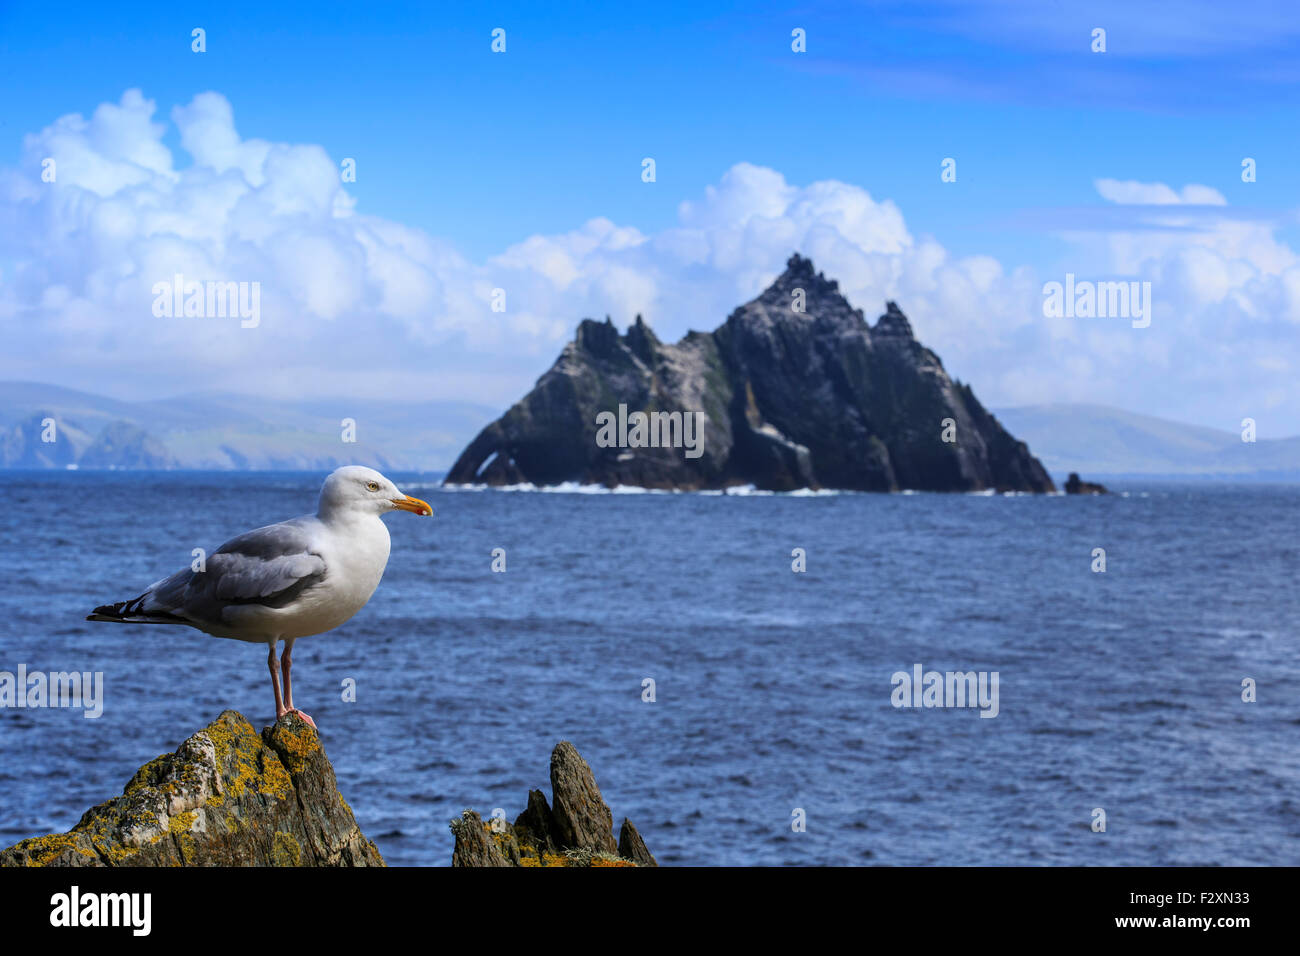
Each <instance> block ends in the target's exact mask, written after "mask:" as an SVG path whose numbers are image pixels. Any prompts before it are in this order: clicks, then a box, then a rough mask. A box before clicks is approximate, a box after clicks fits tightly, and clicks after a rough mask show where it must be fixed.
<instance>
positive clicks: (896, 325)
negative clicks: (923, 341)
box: [871, 300, 914, 339]
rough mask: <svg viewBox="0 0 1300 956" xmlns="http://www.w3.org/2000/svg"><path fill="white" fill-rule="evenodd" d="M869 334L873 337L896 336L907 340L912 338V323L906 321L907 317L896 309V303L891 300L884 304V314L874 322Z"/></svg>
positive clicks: (900, 310)
mask: <svg viewBox="0 0 1300 956" xmlns="http://www.w3.org/2000/svg"><path fill="white" fill-rule="evenodd" d="M871 333H872V334H873V335H884V336H897V337H899V338H908V339H910V338H913V337H914V336H913V334H912V323H911V322H909V321H907V316H905V315H904V314H903V310H902V309H900V308H899V307H898V303H897V302H894V301H893V300H890V301H889V302H886V303H885V314H884V315H882V316H881V317H880V318H879V319H877V320H876V324H875V326H874V327H872V329H871Z"/></svg>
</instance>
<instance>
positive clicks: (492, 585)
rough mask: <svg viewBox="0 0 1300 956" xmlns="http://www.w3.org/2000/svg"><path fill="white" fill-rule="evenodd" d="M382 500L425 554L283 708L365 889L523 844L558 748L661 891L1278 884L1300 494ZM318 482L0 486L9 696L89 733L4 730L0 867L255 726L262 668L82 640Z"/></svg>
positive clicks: (1299, 685) (396, 537)
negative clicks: (961, 873) (795, 558)
mask: <svg viewBox="0 0 1300 956" xmlns="http://www.w3.org/2000/svg"><path fill="white" fill-rule="evenodd" d="M393 477H394V478H395V479H396V480H397V481H398V484H399V486H401V487H402V489H403V490H404V491H407V492H408V493H412V494H415V495H418V496H421V497H425V498H427V499H429V500H430V501H431V503H432V504H433V505H434V508H435V509H436V512H437V514H436V517H435V518H434V519H432V520H428V519H420V518H416V517H414V516H412V515H406V514H395V515H393V516H391V517H389V518H388V519H386V520H387V521H388V523H389V527H390V530H391V531H392V535H393V552H392V557H391V559H390V562H389V565H388V571H387V574H386V575H385V577H384V581H383V583H382V584H381V585H380V588H379V591H378V593H377V594H376V595H375V597H374V598H373V599H372V600H371V602H370V604H369V605H368V606H367V607H366V608H365V609H364V610H363V611H362V612H361V613H360V614H358V615H357V617H355V618H354V619H353V620H352V621H351V622H349V623H348V624H347V625H345V626H344V627H343V628H341V629H339V630H338V631H336V632H333V633H331V634H328V635H324V636H321V637H316V638H307V639H304V640H302V641H300V642H299V643H298V646H297V648H296V649H295V652H294V658H295V667H294V676H295V697H296V698H297V703H298V704H299V705H300V706H301V707H303V709H305V710H307V711H308V712H310V713H311V714H312V715H313V716H314V717H315V718H316V721H317V723H318V724H319V726H320V728H321V733H322V738H323V741H324V744H325V747H326V750H327V752H328V753H329V756H330V758H331V759H332V760H333V762H334V766H335V768H336V770H337V772H338V776H339V785H340V788H341V790H342V791H343V793H344V795H345V796H346V797H347V799H348V801H349V802H350V803H351V805H352V807H353V809H354V810H355V812H356V815H357V817H358V820H359V822H360V824H361V827H362V829H363V830H364V832H365V833H366V834H367V835H368V836H370V837H371V838H373V839H374V840H375V842H376V843H377V844H378V845H379V848H380V850H381V851H382V852H383V854H384V856H385V858H386V859H387V860H388V862H389V863H390V864H397V865H400V864H429V865H445V864H447V863H448V862H449V861H450V858H451V846H452V840H451V834H450V833H449V831H448V829H447V822H448V820H449V819H451V818H452V817H453V816H456V815H458V814H459V812H460V811H461V810H462V809H463V808H465V807H474V808H477V809H479V810H480V811H481V812H483V813H484V815H485V816H486V815H487V814H488V813H490V812H491V810H492V809H493V808H495V807H502V808H504V809H505V810H506V811H507V813H508V814H509V816H510V817H511V818H512V819H513V817H514V815H515V814H517V813H518V812H519V811H521V810H522V809H523V806H524V802H525V798H526V794H527V791H528V789H529V788H530V787H541V788H542V789H543V790H545V791H546V792H547V793H548V794H549V791H550V787H549V783H548V782H547V769H548V758H549V753H550V750H551V748H552V747H553V746H554V744H555V743H556V742H557V741H558V740H560V739H569V740H572V741H573V742H574V743H575V744H576V745H577V747H578V749H579V751H580V752H581V753H582V754H583V756H584V757H585V758H586V759H587V760H588V761H589V762H590V763H591V765H592V767H593V769H594V771H595V774H596V779H597V781H598V782H599V784H600V787H601V789H602V791H603V793H604V795H605V797H606V800H607V801H608V802H609V804H610V805H611V807H612V808H613V810H614V814H615V822H616V824H617V822H618V821H620V820H621V819H622V817H623V816H628V817H631V819H632V820H633V821H634V822H635V823H636V824H637V825H638V827H639V828H640V830H641V832H642V834H643V835H644V837H645V840H646V843H647V844H648V845H649V847H650V849H651V850H652V852H654V853H655V854H656V855H657V856H658V858H659V861H660V862H661V863H664V864H704V865H710V864H930V863H940V864H1047V863H1050V864H1292V865H1294V864H1297V863H1300V746H1298V745H1297V741H1298V739H1300V661H1298V660H1297V653H1296V650H1297V640H1296V627H1297V620H1300V591H1298V590H1297V587H1296V580H1297V571H1298V570H1300V549H1298V546H1297V543H1296V529H1297V527H1300V488H1296V487H1260V486H1208V485H1205V486H1173V485H1161V484H1155V483H1151V484H1147V485H1138V484H1134V485H1131V486H1129V487H1128V488H1126V489H1124V490H1125V491H1127V492H1128V494H1127V495H1126V496H1121V495H1112V496H1109V497H1101V498H1065V497H1001V496H995V497H985V496H974V495H856V494H852V495H850V494H845V495H834V496H824V497H798V496H762V495H750V496H731V497H721V496H709V495H649V494H637V495H624V494H576V493H567V494H556V493H511V492H470V491H456V492H451V491H441V490H439V489H438V488H437V487H436V483H435V482H433V481H432V480H431V479H429V478H426V479H424V480H421V479H419V478H418V477H417V476H407V475H395V476H393ZM321 478H322V476H320V475H314V474H313V475H307V474H175V473H158V474H138V473H137V474H126V473H86V472H79V473H12V472H11V473H0V501H2V502H3V508H2V510H0V581H2V582H3V583H2V584H0V670H10V671H12V670H14V669H15V668H16V667H17V665H18V664H20V663H23V664H26V665H27V667H28V668H29V669H32V670H43V671H57V670H71V669H76V670H90V671H103V672H104V674H105V679H106V691H105V697H106V702H105V710H104V714H103V717H102V718H100V719H98V720H86V719H83V717H82V716H81V714H80V712H78V711H68V710H57V709H46V710H0V844H3V845H8V844H10V843H13V842H16V841H17V840H19V839H21V838H23V837H26V836H32V835H35V834H41V833H46V832H50V831H54V830H65V829H68V828H70V827H71V826H73V825H74V824H75V823H76V822H77V819H78V817H79V816H80V814H81V813H82V812H83V811H84V810H85V809H87V808H88V807H90V806H91V805H93V804H95V803H98V802H100V801H103V800H105V799H107V798H109V797H111V796H114V795H116V794H118V793H120V792H121V790H122V787H123V785H124V784H125V783H126V782H127V780H128V779H129V778H130V777H131V775H132V773H133V772H134V771H135V770H136V768H137V767H139V766H140V765H141V764H143V763H144V762H145V761H147V760H149V759H151V758H153V757H155V756H157V755H158V754H160V753H163V752H164V751H169V750H172V749H174V748H175V747H176V746H177V745H178V744H179V743H180V742H181V741H182V740H183V739H184V738H185V737H186V736H188V735H189V734H190V733H192V732H194V731H195V730H197V729H199V728H201V727H202V726H203V725H205V724H206V723H207V722H208V721H210V720H212V719H213V718H214V717H216V715H217V714H218V713H219V712H220V711H222V710H223V709H225V708H235V709H238V710H240V711H242V712H243V713H244V714H246V715H247V716H248V717H249V718H250V719H251V720H252V721H253V722H254V724H255V725H257V726H259V727H260V726H262V725H263V724H265V723H268V722H269V721H270V718H271V717H272V716H273V709H272V701H271V694H270V688H269V680H268V677H267V672H266V663H265V658H266V655H265V652H264V650H263V649H262V648H261V646H260V645H248V644H241V643H238V642H234V641H225V640H218V639H215V638H210V637H206V636H204V635H202V634H200V633H199V632H197V631H191V630H188V629H179V628H178V629H174V630H173V629H169V628H163V627H134V628H132V627H122V626H115V625H109V624H92V623H87V622H85V621H83V620H82V618H83V617H84V615H85V614H86V613H87V612H88V611H89V610H90V609H91V608H92V607H94V606H95V605H96V604H100V603H104V602H108V601H111V600H122V599H125V598H128V597H132V596H134V595H135V594H137V593H139V591H140V590H141V589H142V588H143V587H144V586H145V585H147V584H149V583H150V582H151V581H153V580H154V579H156V578H158V577H160V576H162V574H163V573H164V572H169V571H171V570H174V569H176V568H180V567H182V566H183V565H185V564H188V563H189V561H190V552H191V549H193V548H195V547H204V548H207V549H208V550H209V551H210V550H212V549H213V548H214V547H215V546H217V545H218V544H220V543H221V542H222V541H224V540H225V539H227V538H229V537H230V536H232V535H233V534H235V533H237V532H240V531H243V530H245V529H248V528H252V527H254V526H257V525H262V524H266V523H269V522H272V521H277V520H281V519H283V518H287V517H291V516H293V515H296V514H300V513H304V512H307V511H310V510H314V504H315V498H316V492H317V488H318V486H319V483H320V480H321ZM1098 547H1100V548H1105V550H1106V559H1107V570H1106V572H1105V573H1103V574H1098V573H1093V572H1092V571H1091V570H1090V566H1091V564H1092V561H1093V558H1092V551H1093V549H1094V548H1098ZM494 548H505V549H506V555H507V557H506V560H507V571H506V572H505V573H504V574H495V573H492V571H491V560H492V559H491V552H492V550H493V549H494ZM793 548H804V549H806V551H807V568H808V570H807V572H806V573H803V574H795V573H793V572H792V571H791V560H792V559H791V550H792V549H793ZM917 663H920V664H922V665H923V666H924V668H926V669H927V670H928V669H937V670H940V671H947V670H960V671H967V670H975V671H997V672H998V673H999V675H1000V685H999V707H1000V712H999V714H998V716H997V717H996V718H993V719H982V718H980V717H979V715H978V712H977V711H975V710H971V709H937V708H936V709H896V708H895V707H893V706H892V705H891V703H890V697H891V691H892V689H893V688H892V685H891V675H892V674H893V673H894V672H895V671H899V670H905V671H910V670H911V669H912V667H913V665H914V664H917ZM647 677H650V678H653V679H654V680H655V682H656V696H657V700H656V701H655V702H654V703H645V702H643V701H642V681H643V679H644V678H647ZM346 678H354V679H355V680H356V682H357V700H356V702H355V703H344V702H342V701H341V699H340V698H341V683H342V682H343V681H344V680H345V679H346ZM1243 678H1253V679H1254V680H1255V681H1256V682H1257V684H1258V702H1256V703H1253V704H1252V703H1243V701H1242V699H1241V692H1242V688H1241V682H1242V680H1243ZM1097 807H1101V808H1104V809H1105V811H1106V813H1107V818H1108V819H1107V830H1106V832H1105V833H1096V832H1093V830H1092V829H1091V822H1092V811H1093V809H1094V808H1097ZM795 808H802V809H803V810H804V811H805V813H806V816H807V830H806V832H802V833H796V832H792V828H791V819H792V816H791V814H792V811H793V810H794V809H795Z"/></svg>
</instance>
